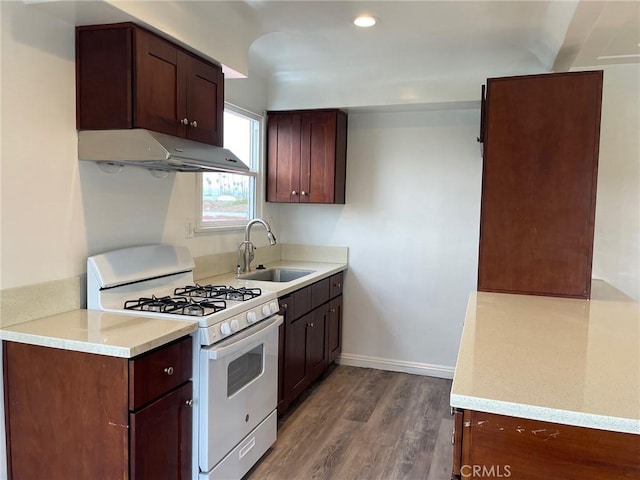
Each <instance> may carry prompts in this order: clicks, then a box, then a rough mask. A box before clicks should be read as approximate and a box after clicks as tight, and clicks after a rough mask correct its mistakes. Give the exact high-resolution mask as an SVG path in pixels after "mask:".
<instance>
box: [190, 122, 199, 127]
mask: <svg viewBox="0 0 640 480" xmlns="http://www.w3.org/2000/svg"><path fill="white" fill-rule="evenodd" d="M190 125H191V126H192V127H193V128H196V127H197V126H198V122H196V121H195V120H194V121H193V122H191V123H190Z"/></svg>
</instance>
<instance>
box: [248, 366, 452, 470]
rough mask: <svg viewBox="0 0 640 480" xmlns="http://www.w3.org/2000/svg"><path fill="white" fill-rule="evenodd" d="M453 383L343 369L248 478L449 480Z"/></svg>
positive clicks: (301, 407)
mask: <svg viewBox="0 0 640 480" xmlns="http://www.w3.org/2000/svg"><path fill="white" fill-rule="evenodd" d="M450 390H451V380H444V379H439V378H433V377H424V376H418V375H409V374H405V373H396V372H387V371H382V370H371V369H366V368H356V367H347V366H342V365H340V366H337V367H335V368H333V369H331V370H330V371H329V373H328V374H327V375H326V376H325V378H324V379H323V380H322V381H321V382H319V383H317V384H316V385H315V387H313V388H312V389H311V390H310V392H309V393H308V394H305V395H304V397H305V398H303V399H302V401H300V402H297V404H296V405H294V406H293V407H292V408H291V410H290V411H289V412H288V413H287V414H286V415H285V416H284V417H283V418H282V419H280V421H279V428H278V440H277V442H276V443H275V445H274V446H273V447H272V448H271V449H270V450H269V451H268V452H267V453H266V454H265V456H264V457H263V458H262V460H261V461H260V462H259V463H258V464H257V465H256V466H255V467H254V468H253V469H252V470H251V471H250V472H249V473H247V475H246V476H245V480H310V479H318V480H375V479H379V480H403V479H404V480H414V479H415V480H449V478H450V476H451V456H452V451H451V448H452V447H451V430H452V427H453V419H452V417H451V415H450V409H449V392H450Z"/></svg>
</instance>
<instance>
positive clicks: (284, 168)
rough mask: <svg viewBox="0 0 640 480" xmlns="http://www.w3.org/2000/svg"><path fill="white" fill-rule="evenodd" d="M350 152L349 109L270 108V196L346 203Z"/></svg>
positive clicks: (292, 200)
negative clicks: (348, 150) (286, 109)
mask: <svg viewBox="0 0 640 480" xmlns="http://www.w3.org/2000/svg"><path fill="white" fill-rule="evenodd" d="M346 157H347V115H346V113H344V112H342V111H340V110H335V109H329V110H294V111H281V112H268V116H267V201H268V202H283V203H337V204H342V203H344V202H345V180H346Z"/></svg>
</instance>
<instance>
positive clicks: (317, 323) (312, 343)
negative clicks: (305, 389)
mask: <svg viewBox="0 0 640 480" xmlns="http://www.w3.org/2000/svg"><path fill="white" fill-rule="evenodd" d="M328 317H329V306H328V304H325V305H323V306H322V307H320V308H316V309H315V310H314V311H312V312H311V321H310V322H309V324H308V326H307V362H308V370H309V382H313V381H314V380H315V379H316V378H318V377H319V376H320V375H321V374H322V373H323V372H324V371H325V370H326V369H327V365H328V362H327V354H328V350H327V343H326V342H327V324H328V320H327V319H328Z"/></svg>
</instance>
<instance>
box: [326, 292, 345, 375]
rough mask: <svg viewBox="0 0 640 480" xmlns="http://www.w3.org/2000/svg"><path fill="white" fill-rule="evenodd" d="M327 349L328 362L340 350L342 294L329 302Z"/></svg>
mask: <svg viewBox="0 0 640 480" xmlns="http://www.w3.org/2000/svg"><path fill="white" fill-rule="evenodd" d="M327 349H328V351H329V352H328V358H327V361H328V362H329V363H332V362H334V361H335V360H336V358H338V355H340V353H341V352H342V295H340V296H338V297H336V298H334V299H333V300H331V301H330V302H329V324H328V325H327Z"/></svg>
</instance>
